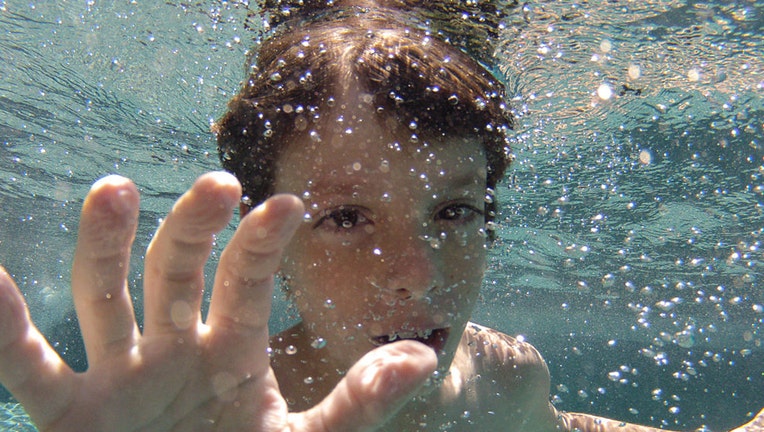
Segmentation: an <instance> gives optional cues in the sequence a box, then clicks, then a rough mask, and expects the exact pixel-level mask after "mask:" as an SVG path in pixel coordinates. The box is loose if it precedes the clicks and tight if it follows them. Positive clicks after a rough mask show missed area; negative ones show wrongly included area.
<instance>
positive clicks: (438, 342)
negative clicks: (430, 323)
mask: <svg viewBox="0 0 764 432" xmlns="http://www.w3.org/2000/svg"><path fill="white" fill-rule="evenodd" d="M450 331H451V329H450V328H439V329H426V330H419V331H403V330H400V331H397V332H394V333H391V334H387V335H382V336H372V337H370V338H369V340H370V341H371V343H372V344H374V345H376V346H382V345H385V344H389V343H392V342H395V341H397V340H401V339H410V340H415V341H418V342H421V343H423V344H425V345H427V346H429V347H430V348H432V349H434V350H435V352H436V353H438V354H440V352H441V351H443V348H445V346H446V341H447V340H448V334H449V333H450Z"/></svg>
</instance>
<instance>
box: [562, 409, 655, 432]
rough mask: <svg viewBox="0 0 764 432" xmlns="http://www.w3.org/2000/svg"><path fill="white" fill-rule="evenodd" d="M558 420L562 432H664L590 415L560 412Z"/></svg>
mask: <svg viewBox="0 0 764 432" xmlns="http://www.w3.org/2000/svg"><path fill="white" fill-rule="evenodd" d="M558 418H559V419H560V420H561V421H562V426H563V430H565V431H581V432H604V431H622V432H658V431H661V432H665V430H664V429H656V428H652V427H648V426H641V425H635V424H631V423H625V422H622V421H618V420H611V419H606V418H604V417H598V416H595V415H591V414H581V413H569V412H561V413H559V415H558Z"/></svg>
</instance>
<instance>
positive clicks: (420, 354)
mask: <svg viewBox="0 0 764 432" xmlns="http://www.w3.org/2000/svg"><path fill="white" fill-rule="evenodd" d="M437 365H438V359H437V356H436V355H435V352H434V351H433V350H432V349H431V348H429V347H428V346H426V345H424V344H422V343H419V342H416V341H411V340H402V341H399V342H396V343H392V344H389V345H385V346H382V347H379V348H376V349H374V350H373V351H371V352H369V353H368V354H366V355H365V356H363V357H362V358H361V359H360V360H359V361H358V362H357V363H356V364H355V365H353V367H351V368H350V370H349V371H348V373H347V375H346V376H345V378H343V379H342V381H340V383H339V384H337V387H335V388H334V390H332V392H331V393H330V394H329V396H327V397H326V398H325V399H324V400H323V401H321V403H319V404H318V405H316V406H315V407H313V408H311V409H310V410H308V411H305V412H303V413H296V414H290V416H292V417H291V418H290V423H291V425H292V427H291V430H293V431H311V432H334V431H371V430H375V429H377V428H378V427H380V426H382V425H383V424H384V423H385V421H386V420H388V419H389V418H390V417H392V416H393V414H395V413H396V412H397V411H398V410H399V409H400V408H401V407H402V406H403V405H404V404H405V403H406V402H408V401H409V399H410V398H411V397H413V396H414V395H415V394H416V392H417V391H418V390H419V389H420V388H421V387H422V385H423V384H424V382H425V380H426V379H427V378H428V377H429V376H430V375H431V374H432V372H433V371H434V370H435V368H436V367H437Z"/></svg>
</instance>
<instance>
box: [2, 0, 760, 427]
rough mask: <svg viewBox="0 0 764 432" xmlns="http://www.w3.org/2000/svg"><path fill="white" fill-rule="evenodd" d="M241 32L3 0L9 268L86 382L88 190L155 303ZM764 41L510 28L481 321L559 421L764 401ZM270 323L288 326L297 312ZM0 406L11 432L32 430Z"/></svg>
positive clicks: (246, 42) (660, 416)
mask: <svg viewBox="0 0 764 432" xmlns="http://www.w3.org/2000/svg"><path fill="white" fill-rule="evenodd" d="M245 18H246V9H245V8H244V7H241V6H240V4H239V2H213V1H207V2H198V3H196V2H193V3H192V2H172V1H167V2H137V1H132V2H118V3H116V4H110V3H100V2H95V1H72V2H68V1H58V2H55V3H54V2H40V3H36V2H29V1H27V2H18V1H3V0H0V30H1V31H2V38H0V59H1V60H2V61H0V142H1V143H2V144H1V145H0V263H2V264H3V265H4V266H5V267H6V268H7V269H8V271H9V272H10V273H11V274H12V275H13V276H14V278H15V279H16V281H17V282H18V283H19V286H20V288H21V289H22V291H23V292H24V294H25V296H26V298H27V302H28V304H29V306H30V308H31V313H32V316H33V318H34V319H35V322H36V323H37V324H38V326H39V327H40V328H41V329H42V330H43V332H44V333H45V334H46V336H48V338H49V340H50V341H51V343H52V344H53V345H54V346H55V347H56V349H57V350H58V351H59V352H60V353H61V355H62V356H63V357H64V358H65V359H66V360H67V362H68V363H69V364H70V365H72V367H74V368H76V369H78V370H83V369H84V368H85V367H86V365H85V357H84V350H83V347H82V343H81V341H80V339H79V330H78V328H77V323H76V317H75V315H74V311H73V306H72V304H71V297H70V294H69V277H70V268H69V267H70V264H71V261H72V256H73V251H74V245H75V242H76V231H77V224H78V218H79V209H80V206H81V204H82V201H83V198H84V196H85V194H86V193H87V191H88V189H89V188H90V185H91V184H92V182H93V181H94V180H96V179H98V178H100V177H102V176H104V175H106V174H109V173H118V174H121V175H124V176H127V177H130V178H132V179H133V180H134V181H135V182H136V184H137V185H138V187H139V189H140V191H141V194H142V212H141V219H140V227H139V232H138V235H137V238H136V242H135V246H134V255H133V260H132V262H131V276H130V281H129V282H130V286H131V288H132V289H133V292H134V295H135V303H136V304H137V305H139V304H140V303H141V294H140V286H141V281H142V268H143V267H142V259H141V258H142V257H143V253H144V251H145V249H146V246H147V245H148V242H149V240H150V238H151V235H152V234H153V232H154V230H155V229H156V227H157V224H158V222H159V220H160V219H161V218H162V217H164V215H165V214H166V212H167V211H168V210H169V208H170V207H171V205H172V203H173V202H174V200H175V199H176V198H177V197H178V196H179V195H180V194H181V193H182V192H183V191H185V190H186V188H187V187H188V186H189V185H190V184H191V183H192V182H193V180H194V179H195V178H196V177H197V176H198V175H200V174H202V173H204V172H206V171H210V170H216V169H218V168H219V164H218V159H217V155H216V153H215V142H214V139H213V138H212V136H211V134H210V133H209V127H210V124H211V122H212V121H214V120H215V119H216V118H217V117H218V116H220V115H221V114H222V113H223V112H224V110H225V104H226V102H227V100H228V98H230V97H231V96H232V95H233V94H235V92H236V91H237V89H238V86H239V83H240V81H241V79H242V78H243V77H244V73H245V71H244V58H245V55H246V52H247V49H248V48H250V47H251V45H252V43H251V39H252V37H253V32H252V31H250V30H247V29H245V28H244V25H243V23H244V21H245ZM763 25H764V2H762V1H754V0H739V1H717V2H693V1H679V0H675V1H671V0H665V1H659V0H651V1H639V2H637V1H602V2H581V3H576V2H567V1H565V2H554V1H530V2H527V3H525V4H524V5H521V6H520V7H518V8H517V9H516V10H515V11H513V12H512V15H511V16H510V18H509V19H508V20H507V23H506V28H505V29H504V30H503V36H502V38H503V39H502V40H503V42H502V44H501V46H500V47H499V51H498V53H497V55H498V56H499V58H500V59H501V61H500V64H501V66H500V67H499V69H498V70H497V71H496V73H497V74H498V75H500V76H501V77H502V78H503V79H504V80H505V82H506V84H507V86H508V89H509V92H508V93H509V96H510V98H511V103H512V105H513V107H514V109H515V112H516V114H517V117H518V122H517V127H516V129H515V131H514V133H513V135H512V142H513V149H514V153H515V156H516V160H515V162H514V164H513V166H512V167H510V169H509V171H508V174H507V178H506V179H505V181H504V182H503V183H502V184H500V186H499V188H498V190H497V191H496V198H497V199H498V201H499V203H500V209H501V214H500V217H499V221H500V225H499V228H498V236H497V237H498V239H497V241H496V242H495V244H494V245H493V246H492V248H491V257H490V266H489V269H488V275H487V278H486V284H485V286H484V289H483V294H482V297H481V300H480V303H479V304H478V306H477V309H476V311H475V313H474V320H475V321H476V322H479V323H481V324H485V325H489V326H492V327H495V328H498V329H500V330H502V331H504V332H507V333H509V334H513V335H522V336H523V337H524V338H525V339H526V340H528V341H530V342H531V343H533V344H534V345H535V346H536V347H537V348H539V350H540V351H541V353H542V354H543V355H544V356H545V358H546V359H547V361H548V363H549V368H550V371H551V374H552V389H551V394H552V401H553V403H554V404H555V405H556V406H557V408H558V409H562V410H570V411H582V412H589V413H594V414H599V415H603V416H606V417H611V418H616V419H619V420H624V421H629V422H635V423H640V424H645V425H652V426H656V427H664V428H668V429H690V428H698V427H701V426H703V425H705V426H707V427H709V428H711V429H714V430H716V429H724V428H729V427H732V426H734V425H738V424H741V423H743V422H744V421H745V420H746V419H747V418H748V416H750V415H751V414H752V413H753V412H755V411H758V410H759V409H760V408H761V407H764V392H763V391H762V389H764V347H762V339H764V292H763V291H762V283H763V281H762V278H764V245H763V244H762V242H764V132H763V131H762V129H763V128H764V60H763V56H762V55H761V53H762V52H764V34H762V30H761V29H762V27H763ZM234 227H235V225H234V224H233V223H232V224H231V226H230V227H229V228H228V229H227V230H226V231H225V232H224V233H222V234H221V235H220V236H219V238H218V245H217V246H216V248H215V252H214V253H213V257H212V260H211V262H210V263H209V264H208V267H207V268H208V271H207V277H208V281H209V282H211V280H212V275H213V271H214V266H215V264H216V260H217V256H218V254H219V252H220V251H221V250H222V247H223V246H224V245H225V243H226V241H227V239H228V238H229V237H230V235H231V233H232V232H233V229H234ZM139 309H140V308H139ZM138 313H139V315H140V310H139V311H138ZM275 315H276V316H275V317H274V319H272V328H273V329H274V330H277V329H283V328H285V327H286V326H287V325H288V323H289V322H291V321H292V320H293V319H294V316H293V312H291V311H290V309H289V308H288V307H287V305H286V304H285V302H284V301H283V299H280V298H278V299H276V308H275ZM0 403H4V405H3V406H4V408H2V409H0V430H17V431H26V430H34V429H33V427H32V426H31V425H29V424H28V423H27V422H26V420H25V419H24V416H23V411H22V410H21V409H20V408H19V407H18V406H17V405H16V404H14V402H13V401H12V399H11V397H10V395H9V394H8V393H7V392H5V391H4V390H3V389H1V388H0Z"/></svg>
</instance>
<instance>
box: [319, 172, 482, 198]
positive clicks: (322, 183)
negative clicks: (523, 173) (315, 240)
mask: <svg viewBox="0 0 764 432" xmlns="http://www.w3.org/2000/svg"><path fill="white" fill-rule="evenodd" d="M447 177H448V176H447ZM474 184H477V185H478V186H480V179H479V178H478V176H477V175H471V174H466V175H461V176H459V177H455V178H453V179H451V178H448V182H447V184H444V185H443V187H442V189H446V190H453V189H463V188H467V187H470V186H472V185H474ZM361 187H363V184H362V183H360V182H345V181H331V180H329V179H326V178H318V179H314V180H313V183H312V184H311V185H310V187H309V188H308V190H310V191H311V192H315V191H320V192H321V193H325V194H338V195H350V194H352V193H353V192H356V191H357V190H358V188H361Z"/></svg>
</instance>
